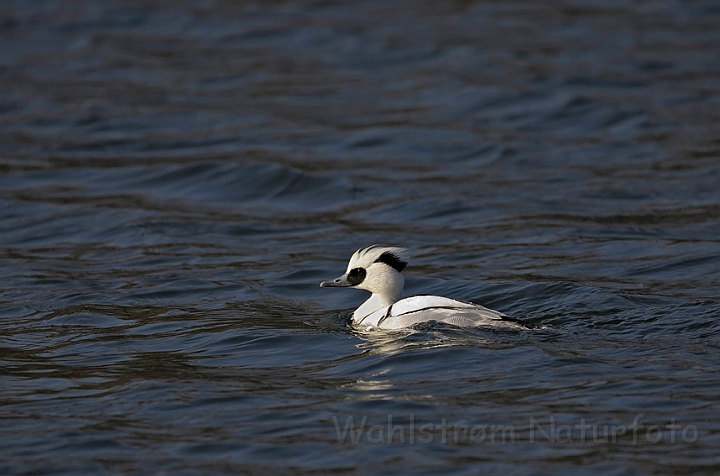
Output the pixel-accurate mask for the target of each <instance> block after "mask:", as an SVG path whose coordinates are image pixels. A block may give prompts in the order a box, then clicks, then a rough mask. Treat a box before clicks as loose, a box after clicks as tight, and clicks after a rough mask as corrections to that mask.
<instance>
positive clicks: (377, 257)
mask: <svg viewBox="0 0 720 476" xmlns="http://www.w3.org/2000/svg"><path fill="white" fill-rule="evenodd" d="M407 255H408V251H407V249H405V248H400V247H394V246H378V245H372V246H369V247H367V248H361V249H359V250H357V251H355V253H353V255H352V256H351V257H350V261H349V263H348V266H347V270H346V271H345V274H343V275H342V276H340V277H337V278H335V279H332V280H329V281H323V282H321V283H320V287H321V288H355V289H362V290H365V291H369V292H370V293H371V296H370V298H369V299H368V300H367V301H365V302H364V303H362V304H361V305H360V307H358V308H357V309H356V310H355V311H354V312H353V314H352V324H353V325H354V326H356V327H358V328H362V329H366V330H367V329H390V330H392V329H403V328H407V327H412V326H414V325H415V324H418V323H422V322H430V321H435V322H443V323H446V324H451V325H454V326H458V327H477V326H491V327H496V328H505V329H527V328H529V326H528V325H526V324H524V323H521V322H520V321H518V320H516V319H513V318H511V317H509V316H507V315H505V314H503V313H502V312H499V311H494V310H492V309H488V308H486V307H483V306H480V305H479V304H474V303H470V302H463V301H457V300H455V299H450V298H446V297H442V296H427V295H419V296H412V297H406V298H404V299H401V297H402V291H403V287H404V285H405V278H404V277H403V275H402V271H403V270H404V269H405V267H406V266H407V264H408V262H407Z"/></svg>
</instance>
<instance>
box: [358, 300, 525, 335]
mask: <svg viewBox="0 0 720 476" xmlns="http://www.w3.org/2000/svg"><path fill="white" fill-rule="evenodd" d="M428 321H437V322H445V323H447V324H452V325H455V326H459V327H474V326H492V327H503V328H509V329H524V328H525V326H523V325H522V324H520V323H518V322H516V321H514V320H513V319H511V318H509V317H508V316H506V315H505V314H503V313H501V312H498V311H493V310H492V309H488V308H486V307H483V306H480V305H477V304H472V303H467V302H462V301H456V300H454V299H449V298H445V297H441V296H413V297H409V298H405V299H401V300H400V301H398V302H396V303H395V304H393V305H391V306H387V307H384V308H382V309H378V310H377V311H375V312H373V313H372V314H370V315H368V316H366V317H365V318H363V319H362V320H360V321H359V322H358V325H360V326H371V327H377V328H380V329H401V328H404V327H410V326H412V325H414V324H418V323H420V322H428Z"/></svg>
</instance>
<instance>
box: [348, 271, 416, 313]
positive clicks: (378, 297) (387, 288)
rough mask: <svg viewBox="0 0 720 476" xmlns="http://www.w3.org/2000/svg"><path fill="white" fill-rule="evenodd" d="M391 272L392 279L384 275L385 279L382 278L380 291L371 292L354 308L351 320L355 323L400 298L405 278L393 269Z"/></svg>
mask: <svg viewBox="0 0 720 476" xmlns="http://www.w3.org/2000/svg"><path fill="white" fill-rule="evenodd" d="M393 272H394V273H395V276H392V279H388V277H387V276H386V277H385V278H386V279H384V280H383V281H384V282H383V286H382V287H381V288H382V291H376V292H373V294H372V296H370V299H368V300H367V301H365V302H364V303H362V305H361V306H360V307H359V308H357V309H356V310H355V312H354V313H353V320H354V321H355V322H356V323H357V322H359V321H361V320H362V319H363V318H364V317H365V316H367V315H369V314H372V313H373V312H375V311H377V310H379V309H383V308H385V307H388V306H391V305H393V304H395V303H396V302H398V301H399V300H400V297H402V290H403V285H404V284H405V280H404V279H403V277H402V275H401V274H400V273H398V272H396V271H394V270H393Z"/></svg>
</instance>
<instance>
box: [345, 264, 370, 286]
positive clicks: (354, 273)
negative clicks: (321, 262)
mask: <svg viewBox="0 0 720 476" xmlns="http://www.w3.org/2000/svg"><path fill="white" fill-rule="evenodd" d="M366 274H367V273H366V272H365V269H363V268H355V269H351V270H350V272H349V273H348V275H347V280H348V282H349V283H350V284H352V285H353V286H357V285H358V284H360V283H362V282H363V280H364V279H365V275H366Z"/></svg>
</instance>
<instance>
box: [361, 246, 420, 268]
mask: <svg viewBox="0 0 720 476" xmlns="http://www.w3.org/2000/svg"><path fill="white" fill-rule="evenodd" d="M407 254H408V251H407V250H406V249H405V248H398V247H395V246H377V245H372V246H368V247H367V248H361V249H359V250H357V251H356V252H355V253H353V255H352V257H351V258H350V262H349V263H348V268H347V271H348V272H349V271H350V270H351V269H354V268H365V269H367V268H369V267H370V265H372V264H373V263H375V262H376V261H379V260H380V259H381V257H382V256H383V255H385V258H389V260H390V261H396V262H397V263H401V268H403V267H405V265H406V264H407Z"/></svg>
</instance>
